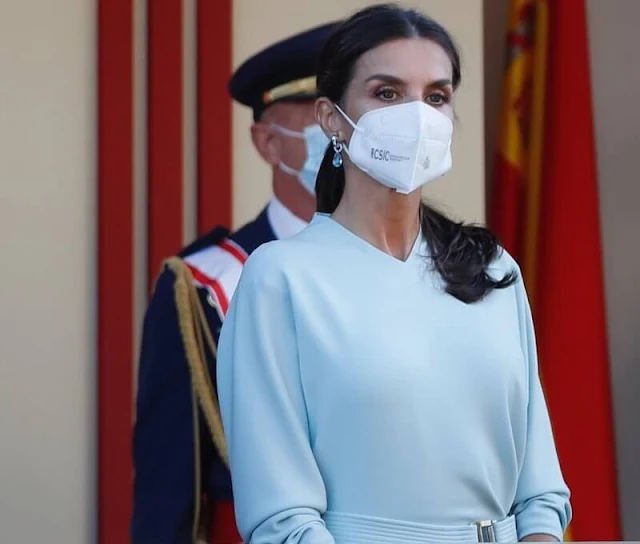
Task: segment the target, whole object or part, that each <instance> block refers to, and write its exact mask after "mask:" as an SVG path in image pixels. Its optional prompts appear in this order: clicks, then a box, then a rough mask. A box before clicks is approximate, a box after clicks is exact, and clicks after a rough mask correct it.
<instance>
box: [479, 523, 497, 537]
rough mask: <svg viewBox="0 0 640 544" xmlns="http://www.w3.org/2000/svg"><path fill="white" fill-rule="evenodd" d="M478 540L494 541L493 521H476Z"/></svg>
mask: <svg viewBox="0 0 640 544" xmlns="http://www.w3.org/2000/svg"><path fill="white" fill-rule="evenodd" d="M476 529H477V530H478V542H496V529H495V521H477V522H476Z"/></svg>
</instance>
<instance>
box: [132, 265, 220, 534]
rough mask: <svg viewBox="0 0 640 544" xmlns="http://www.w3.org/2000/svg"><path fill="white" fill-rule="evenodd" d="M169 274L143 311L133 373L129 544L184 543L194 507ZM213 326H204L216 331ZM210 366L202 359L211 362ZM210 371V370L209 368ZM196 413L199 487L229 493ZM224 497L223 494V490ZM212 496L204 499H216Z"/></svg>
mask: <svg viewBox="0 0 640 544" xmlns="http://www.w3.org/2000/svg"><path fill="white" fill-rule="evenodd" d="M173 282H174V276H173V273H172V272H170V271H168V270H165V271H164V272H163V273H162V274H161V276H160V278H159V279H158V282H157V284H156V288H155V290H154V293H153V296H152V299H151V302H150V304H149V308H148V309H147V312H146V315H145V321H144V329H143V335H142V349H141V355H140V365H139V373H138V394H137V414H136V415H137V417H136V424H135V429H134V435H133V454H134V465H135V480H134V495H133V516H132V522H131V539H132V542H133V543H134V544H151V543H153V544H180V543H184V544H186V543H188V542H191V531H192V523H193V511H194V510H193V508H194V450H193V447H194V439H193V438H194V436H193V434H194V429H193V405H192V398H191V395H192V389H191V377H190V373H189V366H188V364H187V361H186V358H185V353H184V347H183V344H182V338H181V336H180V329H179V326H178V317H177V310H176V307H175V302H174V294H173ZM218 326H219V320H218V322H217V323H212V327H213V328H214V330H215V329H217V328H218ZM211 363H212V361H209V364H210V365H211ZM210 372H211V368H210ZM204 421H205V419H204V416H201V418H200V424H201V428H200V445H201V462H202V474H201V475H202V485H203V489H205V483H206V482H211V481H212V479H213V480H215V481H216V482H220V483H219V484H218V485H216V486H215V487H216V489H219V490H220V491H222V490H223V489H224V488H225V487H227V488H230V482H228V481H227V483H226V486H225V484H224V482H223V481H222V480H223V479H225V478H226V479H227V480H228V472H227V471H226V470H225V469H224V466H223V465H222V461H220V460H219V458H218V456H217V454H216V453H215V450H214V447H213V444H212V441H211V439H210V438H209V435H208V431H207V430H206V428H205V424H204ZM229 494H230V493H229ZM216 498H218V497H212V499H216Z"/></svg>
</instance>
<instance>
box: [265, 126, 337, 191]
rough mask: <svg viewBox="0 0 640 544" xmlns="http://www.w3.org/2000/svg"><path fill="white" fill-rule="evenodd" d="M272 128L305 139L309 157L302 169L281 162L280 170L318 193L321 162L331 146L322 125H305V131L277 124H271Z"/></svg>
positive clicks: (309, 189)
mask: <svg viewBox="0 0 640 544" xmlns="http://www.w3.org/2000/svg"><path fill="white" fill-rule="evenodd" d="M271 127H272V128H274V129H275V130H277V131H278V132H280V133H281V134H283V135H284V136H290V137H292V138H299V139H301V140H304V142H305V147H306V153H307V158H306V159H305V161H304V164H303V165H302V170H296V169H295V168H291V167H290V166H289V165H287V164H285V163H284V162H281V163H280V164H279V167H280V170H282V171H283V172H285V173H287V174H289V175H291V176H294V177H296V178H298V180H299V181H300V183H301V184H302V186H303V187H304V188H305V189H306V190H307V191H309V193H311V194H312V195H315V194H316V177H317V175H318V170H320V164H322V159H323V157H324V154H325V151H326V150H327V147H328V146H329V138H327V136H326V135H325V133H324V132H323V131H322V128H320V125H309V126H306V127H304V130H303V132H297V131H295V130H290V129H288V128H284V127H281V126H279V125H276V124H272V125H271Z"/></svg>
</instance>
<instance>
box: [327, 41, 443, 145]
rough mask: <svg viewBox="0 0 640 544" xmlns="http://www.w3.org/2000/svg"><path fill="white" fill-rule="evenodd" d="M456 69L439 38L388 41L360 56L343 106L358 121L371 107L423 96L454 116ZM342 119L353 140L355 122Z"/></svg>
mask: <svg viewBox="0 0 640 544" xmlns="http://www.w3.org/2000/svg"><path fill="white" fill-rule="evenodd" d="M452 72H453V67H452V65H451V60H450V59H449V57H448V56H447V54H446V53H445V51H444V49H442V47H440V46H439V45H438V44H436V43H435V42H432V41H429V40H426V39H424V38H408V39H399V40H394V41H391V42H387V43H384V44H382V45H379V46H378V47H376V48H374V49H371V50H370V51H367V52H366V53H365V54H364V55H362V56H361V57H360V59H358V61H357V62H356V66H355V69H354V73H353V78H352V80H351V82H350V84H349V86H348V88H347V91H346V93H345V96H344V97H343V100H342V104H341V106H342V107H343V109H344V111H345V113H346V114H347V115H348V116H349V117H350V118H351V120H352V121H353V122H354V123H357V122H358V119H359V118H360V116H361V115H362V114H364V113H366V112H368V111H371V110H374V109H378V108H383V107H385V106H392V105H394V104H404V103H406V102H413V101H415V100H422V101H424V102H425V103H426V104H428V105H429V106H432V107H434V108H436V109H438V110H439V111H440V112H441V113H443V114H444V115H446V116H447V117H449V118H450V119H452V120H453V117H454V113H453V105H452V98H453V84H452V77H453V76H452ZM340 117H341V116H340ZM338 122H339V123H340V133H341V134H344V135H345V136H346V137H345V138H344V139H345V140H346V141H349V138H350V137H351V133H352V132H353V129H352V127H351V125H349V124H348V123H347V122H346V120H344V119H341V120H339V121H338Z"/></svg>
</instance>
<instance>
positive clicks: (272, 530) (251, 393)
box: [218, 248, 334, 544]
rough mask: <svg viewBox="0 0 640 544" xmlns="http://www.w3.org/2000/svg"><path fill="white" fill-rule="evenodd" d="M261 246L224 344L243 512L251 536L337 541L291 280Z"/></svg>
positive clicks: (223, 386)
mask: <svg viewBox="0 0 640 544" xmlns="http://www.w3.org/2000/svg"><path fill="white" fill-rule="evenodd" d="M262 250H263V248H260V249H259V250H258V251H257V252H256V253H254V254H253V255H252V256H251V258H250V259H249V261H248V262H247V264H246V266H245V269H244V271H243V274H242V278H241V280H240V284H239V286H238V289H237V290H236V292H235V295H234V297H233V301H232V304H231V308H230V310H229V313H228V314H227V316H226V318H225V322H224V325H223V328H222V332H221V335H220V346H219V352H218V395H219V400H220V408H221V412H222V418H223V423H224V428H225V435H226V437H227V444H228V449H229V455H230V463H231V476H232V481H233V492H234V499H235V507H236V519H237V523H238V527H239V530H240V533H241V535H242V536H243V538H244V539H245V541H247V542H250V543H252V544H284V543H286V544H334V539H333V537H332V536H331V535H330V534H329V532H328V530H327V529H326V527H325V524H324V521H323V520H322V517H321V514H322V513H323V512H324V511H325V510H326V500H327V499H326V491H325V488H324V483H323V480H322V477H321V475H320V471H319V469H318V466H317V464H316V460H315V458H314V455H313V452H312V450H311V446H310V441H309V429H308V423H307V412H306V407H305V399H304V394H303V388H302V383H301V377H300V367H299V360H298V348H297V339H296V333H295V322H294V317H293V315H292V308H291V302H290V298H289V295H288V291H287V287H286V281H285V280H284V278H282V277H280V276H281V274H279V273H278V272H277V271H276V272H275V273H274V272H273V270H269V268H270V266H269V264H270V263H269V261H268V259H264V258H263V257H266V255H264V253H263V251H262ZM265 260H267V262H266V263H265V262H264V261H265Z"/></svg>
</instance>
